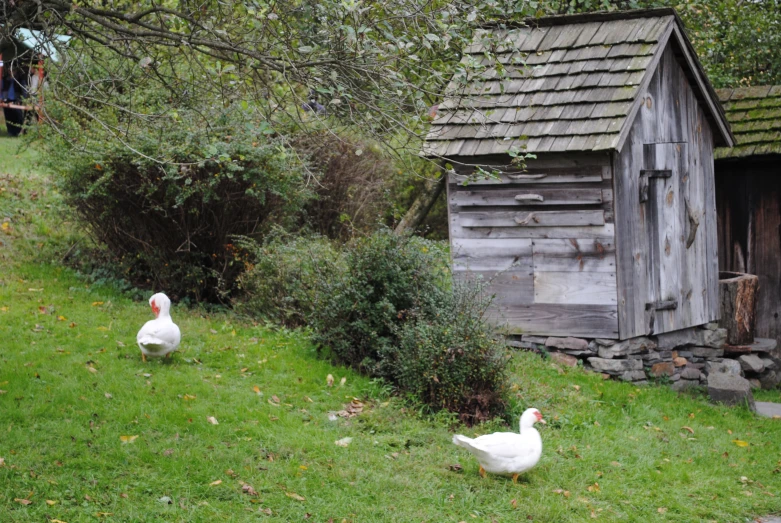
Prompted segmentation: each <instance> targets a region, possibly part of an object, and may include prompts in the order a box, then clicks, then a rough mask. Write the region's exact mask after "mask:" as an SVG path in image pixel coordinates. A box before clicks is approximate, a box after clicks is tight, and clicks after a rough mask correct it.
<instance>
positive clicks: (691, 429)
mask: <svg viewBox="0 0 781 523" xmlns="http://www.w3.org/2000/svg"><path fill="white" fill-rule="evenodd" d="M681 430H688V431H689V432H690V433H692V434H694V429H693V428H691V427H681Z"/></svg>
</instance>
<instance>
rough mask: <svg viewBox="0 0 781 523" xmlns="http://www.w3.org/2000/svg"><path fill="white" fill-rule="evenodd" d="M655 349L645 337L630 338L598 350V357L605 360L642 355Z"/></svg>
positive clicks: (653, 344) (651, 342)
mask: <svg viewBox="0 0 781 523" xmlns="http://www.w3.org/2000/svg"><path fill="white" fill-rule="evenodd" d="M655 348H656V342H654V341H652V340H650V339H649V338H646V337H639V338H631V339H628V340H624V341H620V342H618V343H615V344H613V345H610V346H609V347H600V348H599V357H600V358H605V359H611V358H620V357H622V356H629V355H630V354H642V353H647V352H648V351H651V350H654V349H655Z"/></svg>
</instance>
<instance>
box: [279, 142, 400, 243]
mask: <svg viewBox="0 0 781 523" xmlns="http://www.w3.org/2000/svg"><path fill="white" fill-rule="evenodd" d="M293 147H294V148H295V149H296V151H298V152H299V153H300V154H301V155H303V156H304V157H305V158H306V159H307V161H308V163H309V166H310V168H311V169H312V170H313V171H315V174H316V177H315V181H314V182H315V183H314V184H313V191H314V193H315V197H314V198H313V199H311V200H310V201H308V202H307V204H306V206H305V208H304V218H305V224H306V226H307V227H308V228H309V229H311V230H312V231H314V232H316V233H317V234H321V235H323V236H327V237H329V238H333V239H339V240H348V239H350V238H352V237H353V236H354V235H355V234H356V233H358V234H367V233H370V232H371V231H373V230H376V229H377V226H378V224H380V223H383V222H384V221H387V220H389V218H390V216H391V210H392V205H393V202H392V198H391V191H390V189H389V188H390V184H391V183H392V180H393V178H394V176H395V174H396V172H395V168H394V165H393V162H392V161H391V160H390V159H389V158H387V157H385V156H383V154H382V153H381V152H380V150H379V148H378V147H377V146H375V145H372V144H370V143H367V142H366V141H363V140H357V139H351V138H348V137H345V136H338V135H335V134H333V133H332V132H329V131H319V132H316V133H309V134H302V135H300V136H299V137H297V138H296V139H295V140H294V141H293Z"/></svg>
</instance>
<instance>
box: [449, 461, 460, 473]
mask: <svg viewBox="0 0 781 523" xmlns="http://www.w3.org/2000/svg"><path fill="white" fill-rule="evenodd" d="M447 468H448V469H450V470H452V471H453V472H461V471H462V470H463V469H464V467H462V466H461V464H460V463H454V464H452V465H448V467H447Z"/></svg>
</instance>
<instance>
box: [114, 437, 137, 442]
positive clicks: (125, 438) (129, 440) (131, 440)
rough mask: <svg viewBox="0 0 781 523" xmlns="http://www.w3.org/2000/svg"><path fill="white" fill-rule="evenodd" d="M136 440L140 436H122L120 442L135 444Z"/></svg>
mask: <svg viewBox="0 0 781 523" xmlns="http://www.w3.org/2000/svg"><path fill="white" fill-rule="evenodd" d="M136 438H138V436H120V437H119V440H120V441H121V442H122V443H133V442H134V441H135V440H136Z"/></svg>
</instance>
